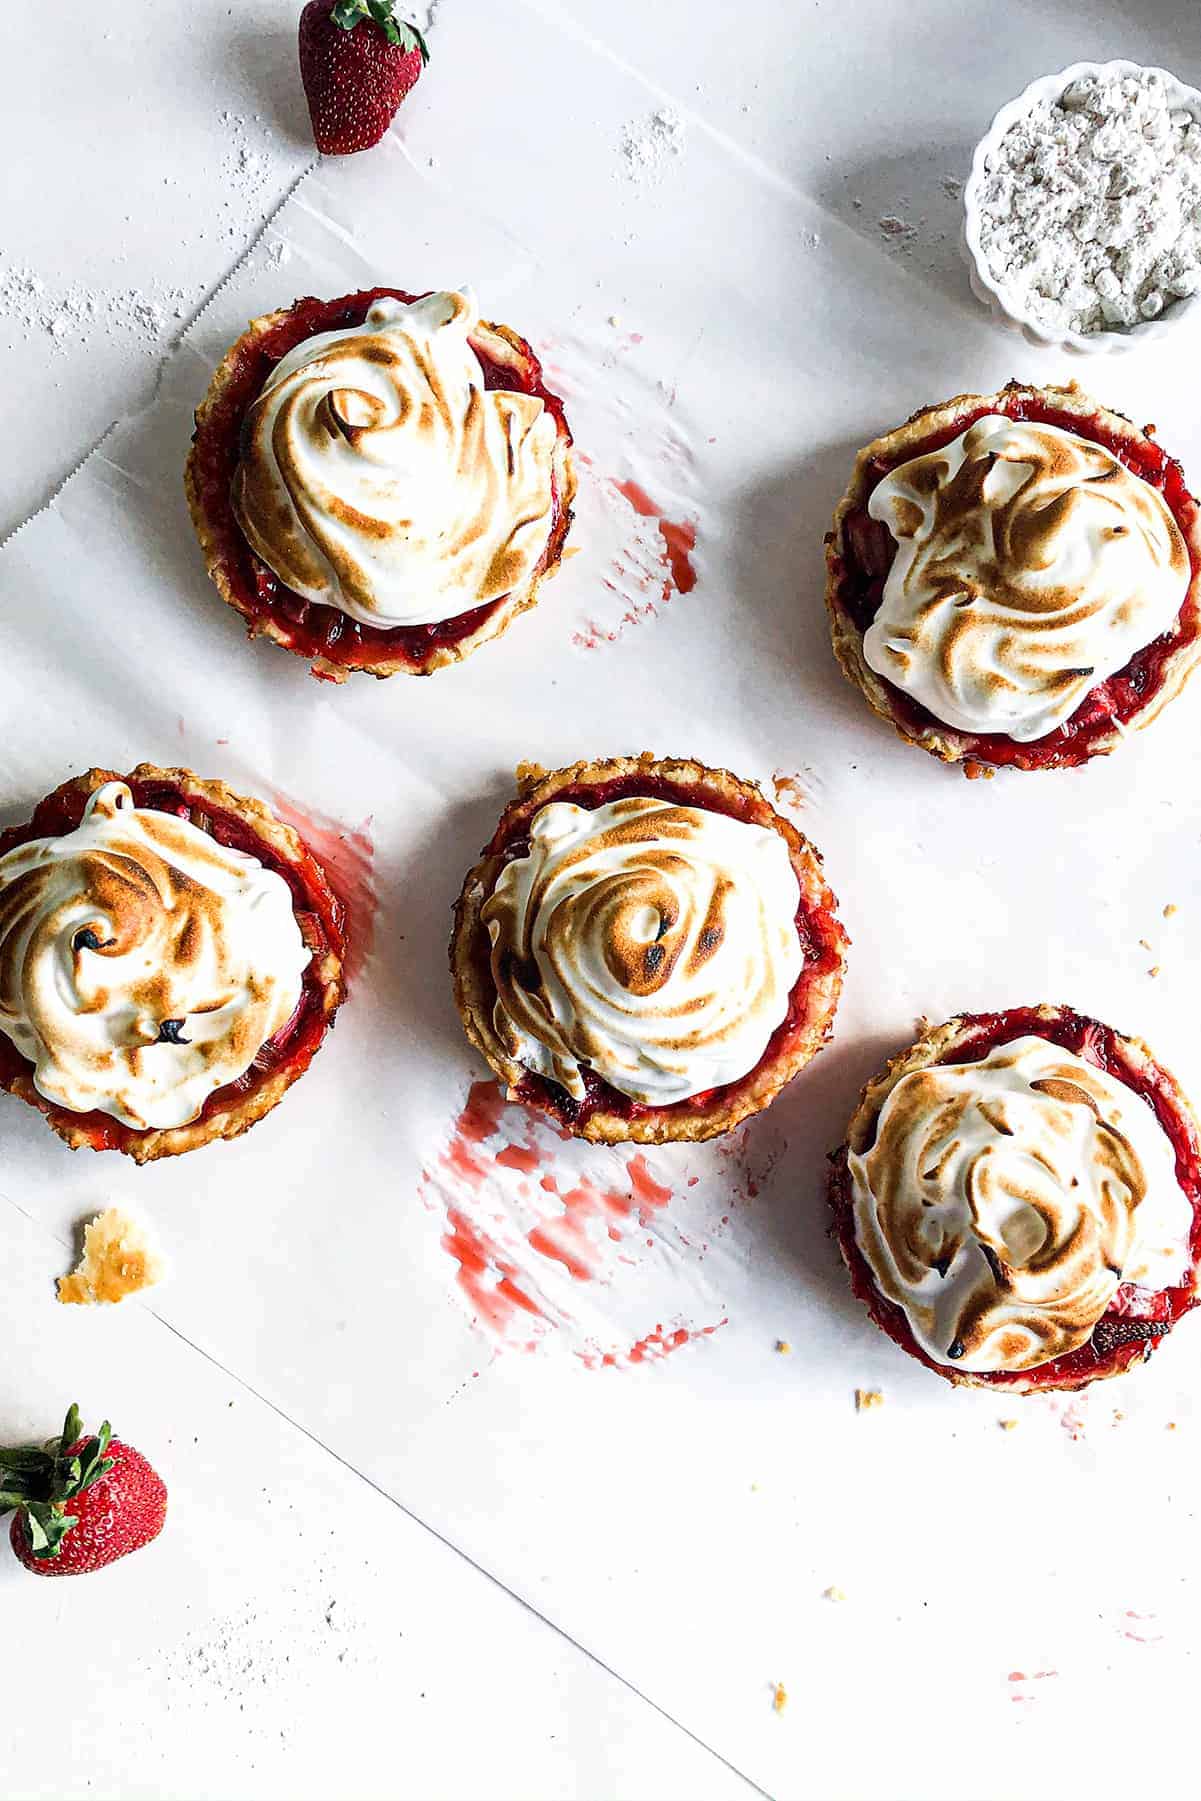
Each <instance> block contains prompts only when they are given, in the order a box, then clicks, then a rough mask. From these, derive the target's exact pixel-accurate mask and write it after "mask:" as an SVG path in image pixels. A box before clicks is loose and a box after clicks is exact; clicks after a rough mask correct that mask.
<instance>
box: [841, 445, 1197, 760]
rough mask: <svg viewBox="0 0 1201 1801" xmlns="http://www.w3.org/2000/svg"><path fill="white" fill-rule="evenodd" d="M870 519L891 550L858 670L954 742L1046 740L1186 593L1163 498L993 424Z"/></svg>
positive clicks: (1100, 459)
mask: <svg viewBox="0 0 1201 1801" xmlns="http://www.w3.org/2000/svg"><path fill="white" fill-rule="evenodd" d="M868 511H869V512H870V513H871V515H872V517H873V519H879V520H881V521H883V523H884V524H885V525H887V527H888V529H889V531H890V532H891V534H892V536H893V538H894V539H895V540H896V544H897V550H896V556H895V558H894V560H893V564H892V568H891V569H890V571H889V573H888V577H887V580H886V581H885V584H884V594H883V598H882V600H881V603H880V609H879V612H878V613H877V615H876V617H875V619H874V620H873V622H872V624H871V625H870V626H869V628H868V630H867V632H866V633H865V635H864V645H863V648H864V656H865V658H866V660H867V662H868V664H869V666H870V667H871V668H872V669H874V670H875V672H876V673H877V675H882V676H884V677H885V679H886V680H888V681H889V682H891V683H892V684H893V686H894V687H896V688H900V689H902V690H904V692H905V693H907V694H909V695H911V696H912V697H913V698H914V699H915V700H917V701H919V702H920V704H921V705H922V706H923V707H925V708H926V710H927V711H928V712H929V713H932V714H933V715H934V717H935V718H936V719H938V720H941V721H942V723H943V724H945V725H949V726H951V727H953V728H954V729H955V730H957V731H963V732H972V733H986V734H987V733H991V732H1001V733H1004V734H1006V735H1007V736H1008V737H1010V738H1013V739H1016V740H1018V741H1019V742H1021V743H1028V742H1031V741H1032V740H1034V739H1037V738H1042V737H1045V736H1046V734H1047V733H1048V732H1050V731H1053V730H1054V729H1055V728H1056V726H1058V725H1061V724H1062V723H1063V722H1064V720H1066V719H1068V718H1070V716H1071V715H1072V713H1074V712H1075V710H1076V709H1077V707H1078V706H1079V705H1080V703H1081V701H1082V700H1083V699H1084V697H1085V695H1086V694H1088V693H1089V691H1090V690H1091V689H1093V688H1095V687H1096V686H1097V685H1098V684H1099V683H1101V682H1103V681H1104V680H1105V679H1106V678H1107V677H1108V676H1110V675H1113V674H1115V673H1116V671H1117V670H1119V669H1121V668H1122V667H1123V666H1124V665H1125V664H1126V663H1128V662H1129V661H1130V659H1131V657H1132V656H1134V655H1135V653H1136V652H1137V651H1139V650H1142V649H1143V648H1144V647H1145V646H1146V645H1148V644H1150V643H1151V641H1152V640H1153V639H1154V638H1157V637H1159V635H1160V634H1161V633H1162V632H1164V631H1166V630H1167V629H1168V627H1169V626H1170V625H1171V624H1172V621H1173V620H1174V619H1175V617H1176V615H1177V613H1178V612H1179V611H1180V608H1181V605H1182V604H1183V601H1184V597H1185V594H1186V593H1187V591H1188V584H1189V557H1188V550H1187V547H1186V545H1185V542H1184V538H1183V536H1182V534H1181V531H1180V527H1179V526H1178V525H1177V523H1176V521H1175V519H1174V518H1173V516H1172V513H1171V510H1170V508H1169V507H1168V504H1167V502H1166V501H1165V500H1164V497H1163V495H1162V494H1161V493H1160V491H1159V489H1158V488H1154V487H1152V486H1151V484H1150V483H1149V482H1146V481H1144V480H1143V479H1142V477H1141V476H1138V475H1135V474H1134V473H1133V472H1132V471H1131V470H1129V469H1127V468H1126V466H1125V464H1123V463H1121V462H1119V461H1118V459H1117V458H1116V457H1115V456H1113V455H1112V454H1111V453H1110V452H1109V451H1108V450H1106V449H1105V448H1104V447H1103V446H1102V445H1100V444H1094V443H1092V442H1090V441H1089V440H1088V439H1086V438H1081V437H1077V436H1076V435H1075V434H1074V433H1071V432H1067V431H1062V430H1060V429H1059V427H1058V426H1053V425H1043V424H1040V423H1038V422H1035V421H1023V420H1014V419H1007V418H1005V417H1003V416H1002V415H1000V414H996V413H990V414H988V415H986V416H985V417H984V418H983V419H978V420H977V421H976V423H975V424H974V425H972V426H970V427H969V428H968V430H967V431H965V432H963V433H961V435H960V436H959V437H958V438H956V439H954V440H953V442H952V443H950V444H947V445H944V446H943V447H942V448H941V449H938V450H931V451H927V452H925V453H924V454H922V455H921V456H917V457H914V458H913V459H912V460H911V461H909V462H907V463H902V464H901V465H900V466H899V467H898V468H896V469H894V470H893V471H892V472H891V473H890V474H889V475H886V476H885V477H884V479H883V481H881V482H880V484H879V485H878V486H877V487H876V488H875V489H874V491H873V493H872V496H871V499H870V501H869V502H868Z"/></svg>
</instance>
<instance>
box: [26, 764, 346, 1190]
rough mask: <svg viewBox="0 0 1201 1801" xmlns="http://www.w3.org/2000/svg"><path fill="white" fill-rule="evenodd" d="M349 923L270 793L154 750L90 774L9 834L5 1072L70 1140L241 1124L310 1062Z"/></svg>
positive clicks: (123, 1138)
mask: <svg viewBox="0 0 1201 1801" xmlns="http://www.w3.org/2000/svg"><path fill="white" fill-rule="evenodd" d="M345 927H346V921H345V914H344V910H343V907H342V903H341V902H340V901H339V900H338V898H337V896H336V895H335V894H334V892H333V890H332V889H331V887H330V885H329V882H328V880H327V878H326V875H325V872H324V871H323V870H322V868H321V866H320V865H319V864H318V863H317V861H316V859H315V858H314V857H313V855H312V853H311V852H310V851H309V850H308V849H307V847H306V846H305V844H304V843H303V841H302V840H301V838H300V837H299V836H298V835H297V833H296V832H294V831H293V830H292V829H291V827H289V826H286V825H283V824H281V822H280V821H279V820H278V819H276V818H275V817H274V815H273V814H271V813H270V812H269V811H268V810H267V808H266V807H264V806H262V805H261V804H260V803H259V802H258V801H255V800H246V799H244V798H243V797H242V796H241V795H238V794H235V793H234V792H233V790H232V789H230V788H227V787H226V785H225V784H224V782H212V781H202V780H201V779H200V777H199V776H196V775H194V774H193V773H192V772H191V770H187V769H157V768H155V767H154V766H153V765H151V764H148V763H143V764H140V765H139V766H138V768H136V769H135V770H133V772H132V773H131V774H129V775H126V776H120V775H116V774H115V773H114V772H113V771H112V770H106V769H93V770H90V771H89V772H88V773H87V774H86V775H81V776H76V777H74V778H73V779H72V780H71V781H68V782H64V783H63V785H62V787H61V788H56V789H55V791H54V793H53V794H51V795H49V796H48V797H47V798H46V799H45V800H44V801H43V802H42V803H41V805H40V806H39V807H38V808H37V810H36V812H35V813H34V815H33V818H32V819H31V820H30V821H29V822H28V824H26V825H22V826H14V827H13V828H11V829H10V830H9V831H6V832H4V833H3V834H0V1087H3V1088H6V1089H8V1090H9V1092H10V1093H12V1094H15V1095H17V1096H19V1097H20V1099H22V1100H24V1101H27V1102H29V1104H30V1105H31V1106H34V1107H37V1108H39V1109H40V1111H41V1112H42V1113H43V1114H44V1115H45V1116H46V1119H47V1121H48V1122H49V1124H50V1125H51V1126H52V1127H53V1128H54V1130H55V1131H56V1132H57V1133H58V1135H59V1137H60V1138H62V1139H65V1140H66V1142H67V1144H69V1145H70V1146H71V1148H72V1149H73V1150H76V1149H78V1148H80V1147H81V1146H84V1145H87V1146H89V1147H90V1148H91V1149H93V1150H119V1151H124V1152H125V1153H126V1154H127V1155H128V1156H130V1157H132V1158H134V1160H135V1161H136V1162H138V1163H147V1162H150V1161H152V1160H154V1159H155V1158H159V1157H172V1156H178V1155H179V1154H180V1153H181V1152H184V1151H191V1150H195V1149H196V1148H197V1147H198V1146H200V1145H202V1144H207V1143H209V1142H210V1141H211V1140H213V1139H217V1138H235V1137H237V1136H238V1134H239V1133H241V1132H245V1131H246V1130H247V1129H248V1127H250V1126H252V1125H254V1123H255V1121H256V1120H259V1119H261V1118H262V1117H263V1115H264V1114H265V1113H269V1112H270V1110H271V1109H272V1108H273V1107H274V1106H275V1105H276V1104H277V1102H279V1101H280V1100H281V1099H282V1098H283V1095H284V1093H285V1091H286V1090H287V1089H288V1088H289V1087H290V1086H291V1084H292V1083H293V1082H294V1081H296V1079H297V1078H298V1077H299V1076H301V1075H303V1074H304V1072H305V1070H306V1069H307V1068H308V1066H309V1064H310V1063H311V1062H312V1060H313V1057H314V1055H315V1054H316V1052H317V1050H318V1048H319V1046H320V1044H321V1042H322V1039H323V1038H324V1036H325V1033H326V1031H327V1029H328V1027H329V1026H330V1024H331V1023H332V1021H333V1017H334V1013H335V1010H336V1009H337V1007H338V1005H339V1003H340V1001H341V999H342V993H343V985H342V967H343V959H344V956H345V948H346V938H345Z"/></svg>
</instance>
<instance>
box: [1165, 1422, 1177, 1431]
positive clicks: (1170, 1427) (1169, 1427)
mask: <svg viewBox="0 0 1201 1801" xmlns="http://www.w3.org/2000/svg"><path fill="white" fill-rule="evenodd" d="M1175 1430H1176V1421H1175V1420H1169V1421H1168V1423H1167V1425H1166V1426H1165V1427H1164V1431H1165V1432H1175Z"/></svg>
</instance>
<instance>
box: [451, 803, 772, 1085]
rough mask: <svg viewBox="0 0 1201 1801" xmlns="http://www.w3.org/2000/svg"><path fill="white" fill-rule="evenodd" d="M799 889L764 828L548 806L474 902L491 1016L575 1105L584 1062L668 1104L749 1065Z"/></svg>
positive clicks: (766, 1033) (676, 809)
mask: <svg viewBox="0 0 1201 1801" xmlns="http://www.w3.org/2000/svg"><path fill="white" fill-rule="evenodd" d="M799 904H800V885H799V883H798V881H797V878H796V874H795V872H794V871H793V868H792V864H791V862H790V860H789V856H788V847H787V845H786V844H785V843H784V840H783V839H782V838H781V837H780V836H779V834H778V833H776V832H774V831H772V830H770V828H767V827H764V826H759V825H752V824H750V823H748V822H746V821H743V820H739V819H732V818H730V817H728V816H727V815H726V814H724V813H710V812H707V811H704V810H702V809H701V808H698V807H681V806H674V805H672V804H671V803H670V802H668V801H663V800H651V799H647V798H644V797H642V796H631V797H629V798H627V799H624V800H615V801H611V802H609V803H608V804H607V805H605V806H602V807H598V808H596V810H595V811H593V812H590V811H588V810H587V809H586V808H584V807H577V806H572V805H570V804H569V803H567V802H564V801H552V802H551V803H550V804H549V805H547V806H545V807H543V808H542V809H541V811H540V812H538V813H537V814H536V815H535V817H534V820H533V823H532V826H531V828H530V848H529V853H528V855H526V856H524V857H519V858H517V859H515V860H514V861H513V862H511V863H509V864H507V865H506V867H505V868H504V869H503V870H502V872H501V875H500V878H499V880H498V881H497V884H496V887H495V889H494V891H493V893H492V894H491V896H490V897H489V899H488V901H487V902H486V904H485V906H484V909H483V918H484V921H485V923H486V925H487V927H488V930H489V933H490V934H491V938H492V975H493V980H494V982H495V984H496V994H497V1000H496V1008H495V1015H494V1025H495V1029H496V1033H497V1036H498V1037H499V1038H500V1040H501V1041H502V1043H503V1044H504V1046H505V1048H506V1050H507V1051H508V1053H509V1055H510V1056H511V1057H513V1058H514V1059H515V1060H516V1061H518V1062H520V1063H523V1064H525V1066H526V1067H527V1068H528V1069H531V1070H534V1071H536V1072H537V1073H538V1074H539V1075H543V1076H547V1077H549V1078H550V1079H551V1080H553V1081H556V1082H559V1083H561V1084H562V1086H563V1087H564V1088H566V1089H567V1091H568V1092H569V1093H570V1094H572V1095H574V1096H575V1098H576V1099H577V1100H579V1099H582V1098H583V1096H584V1093H585V1086H584V1079H583V1073H582V1072H583V1071H584V1070H585V1069H587V1068H591V1069H593V1070H595V1072H596V1074H597V1075H598V1076H601V1077H603V1078H604V1080H605V1081H606V1082H608V1083H610V1084H611V1085H612V1086H613V1087H614V1088H616V1089H618V1090H619V1091H620V1092H621V1093H622V1094H624V1095H628V1096H629V1098H630V1099H631V1100H635V1101H641V1102H643V1103H645V1104H647V1105H651V1106H669V1105H670V1104H671V1103H672V1102H674V1101H682V1100H686V1099H687V1098H688V1097H689V1096H690V1095H694V1094H699V1093H701V1092H702V1090H704V1089H708V1088H716V1087H719V1086H720V1085H721V1084H722V1083H724V1082H735V1081H737V1080H739V1078H740V1077H742V1076H745V1075H746V1074H747V1073H748V1072H749V1071H750V1070H752V1069H753V1068H754V1067H755V1065H756V1063H758V1061H759V1059H760V1057H762V1055H763V1052H764V1050H765V1049H766V1047H767V1042H768V1039H769V1038H770V1037H771V1034H772V1032H773V1031H774V1030H775V1028H776V1027H777V1026H778V1025H779V1024H780V1023H781V1021H782V1020H783V1019H784V1016H785V1014H786V1013H787V1011H788V1001H789V996H790V994H791V991H792V988H793V986H794V984H795V983H796V980H797V977H798V976H799V975H800V972H801V963H802V958H801V948H800V941H799V939H798V937H797V930H796V912H797V907H798V906H799Z"/></svg>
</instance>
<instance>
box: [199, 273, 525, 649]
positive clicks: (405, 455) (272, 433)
mask: <svg viewBox="0 0 1201 1801" xmlns="http://www.w3.org/2000/svg"><path fill="white" fill-rule="evenodd" d="M478 317H479V315H478V312H477V309H476V305H475V302H474V300H473V299H472V298H471V296H470V294H468V293H461V294H430V295H428V296H427V297H426V298H425V299H424V300H415V301H413V302H412V303H410V304H406V303H405V302H403V301H400V300H394V299H389V298H386V297H385V298H383V299H380V300H377V301H376V302H375V303H374V305H373V306H372V307H371V309H370V311H369V312H368V314H367V316H366V319H365V320H364V322H363V324H362V325H359V326H353V327H351V328H350V329H348V330H344V331H332V332H322V333H321V334H319V335H318V336H316V337H313V338H308V339H306V340H305V341H304V342H303V343H301V344H298V345H297V346H296V348H295V349H294V350H292V351H289V353H288V354H287V355H286V356H284V357H283V358H282V359H281V360H280V362H279V363H278V364H277V365H276V367H275V369H274V370H273V371H272V373H271V375H270V376H269V377H268V380H267V382H266V384H265V386H264V388H263V391H262V393H261V394H260V395H259V398H258V399H257V400H256V401H255V403H254V405H253V406H252V407H251V409H250V411H249V413H248V415H247V419H246V424H245V428H244V432H243V442H242V452H241V459H240V461H239V463H238V467H237V470H236V471H235V474H234V481H233V489H232V501H233V508H234V512H235V514H236V516H237V520H238V523H239V525H240V526H241V528H242V531H243V532H244V534H245V536H246V538H247V540H248V541H249V543H250V545H251V547H252V549H253V550H254V551H256V552H257V554H258V555H259V556H260V557H261V558H262V560H263V562H264V563H266V564H267V566H268V567H269V568H270V569H271V570H272V571H273V572H274V573H275V574H276V575H277V576H278V577H279V579H280V581H282V582H284V583H285V584H286V585H287V586H288V587H289V588H291V589H294V590H295V592H296V593H297V594H301V595H303V596H304V597H305V598H306V599H307V600H310V601H314V602H318V603H320V604H322V605H324V606H330V607H336V608H338V609H339V610H340V611H341V612H343V613H345V614H347V615H348V616H349V617H350V618H352V619H356V620H358V621H360V622H361V623H362V624H365V625H373V626H377V627H380V628H382V629H384V630H388V629H392V628H394V627H399V626H412V625H430V624H433V623H435V622H437V621H440V620H444V619H451V618H453V617H454V616H455V615H457V614H459V613H465V612H468V611H469V610H470V609H471V608H473V607H478V606H483V605H485V604H486V603H488V602H489V601H494V600H498V599H500V598H501V597H502V596H503V595H506V594H510V593H512V592H513V591H514V590H516V589H519V588H522V587H523V586H524V585H525V584H526V583H527V582H528V581H529V580H530V579H531V577H532V576H533V575H534V572H535V570H536V568H537V566H538V563H539V561H540V559H541V557H542V555H543V553H544V551H545V550H546V546H547V543H548V541H549V538H550V533H551V529H552V526H553V523H554V505H555V494H554V479H553V470H552V462H553V456H554V450H555V445H556V440H557V431H556V426H555V421H554V419H553V418H552V417H551V416H550V414H549V413H548V412H547V411H546V409H545V407H544V405H543V403H542V401H541V400H539V399H537V398H536V397H535V396H533V395H529V394H518V393H509V392H507V391H504V390H489V389H486V388H485V386H484V372H483V369H482V367H481V365H480V362H479V358H478V357H477V356H476V354H475V351H474V350H473V349H472V347H471V344H470V341H469V338H470V333H471V331H472V329H473V327H474V326H475V325H476V324H477V323H478Z"/></svg>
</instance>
